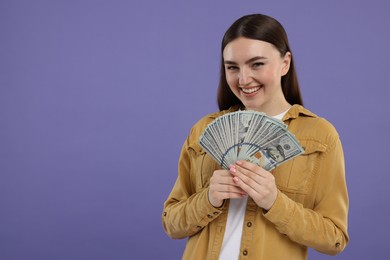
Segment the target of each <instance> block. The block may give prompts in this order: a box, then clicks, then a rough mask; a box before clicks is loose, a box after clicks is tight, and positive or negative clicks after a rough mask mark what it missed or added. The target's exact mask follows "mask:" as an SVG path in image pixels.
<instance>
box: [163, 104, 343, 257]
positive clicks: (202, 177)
mask: <svg viewBox="0 0 390 260" xmlns="http://www.w3.org/2000/svg"><path fill="white" fill-rule="evenodd" d="M235 110H237V107H232V108H230V109H229V110H226V111H222V112H217V113H214V114H210V115H207V116H205V117H204V118H202V119H201V120H200V121H199V122H197V123H196V124H195V125H194V126H193V128H192V129H191V133H190V134H189V136H188V138H187V140H186V141H185V143H184V145H183V148H182V151H181V155H180V159H179V165H178V177H177V180H176V183H175V185H174V187H173V189H172V191H171V193H170V195H169V197H168V199H167V200H166V202H165V204H164V210H163V214H162V222H163V227H164V229H165V231H166V233H167V234H168V235H169V236H170V237H171V238H186V237H188V241H187V244H186V248H185V250H184V254H183V259H185V260H191V259H194V260H205V259H218V257H219V253H220V250H221V245H222V241H223V235H224V231H225V225H226V219H227V212H228V205H229V201H228V200H227V201H225V203H224V205H223V206H222V207H221V208H214V207H213V206H212V205H211V204H210V202H209V200H208V186H209V180H210V177H211V175H212V173H213V171H214V170H216V169H218V168H219V166H218V164H217V163H216V162H215V161H214V160H213V159H212V158H211V157H210V156H208V155H207V154H206V152H205V151H204V150H203V149H201V147H200V146H199V144H198V141H199V137H200V135H201V133H202V132H203V130H204V129H205V128H206V126H207V125H208V124H209V123H210V122H212V121H213V120H214V119H215V118H216V117H218V116H220V115H222V114H225V113H229V112H233V111H235ZM282 121H284V123H285V124H287V125H288V129H289V130H290V131H291V132H292V133H293V134H294V135H295V136H296V138H297V139H298V140H299V141H300V143H301V145H302V146H303V147H304V149H305V153H304V154H303V155H301V156H298V157H296V158H295V159H293V160H290V161H288V162H286V163H284V164H282V165H280V166H278V167H276V168H275V169H274V170H272V173H273V175H274V176H275V180H276V184H277V187H278V196H277V198H276V201H275V203H274V205H273V206H272V208H271V209H270V210H269V211H268V212H264V211H263V210H262V209H261V208H260V207H258V206H257V205H256V204H255V203H254V202H253V200H252V199H251V198H248V204H247V208H246V212H245V220H244V227H243V234H242V239H241V246H240V257H239V259H256V260H261V259H265V260H274V259H282V260H285V259H289V260H294V259H297V260H298V259H299V260H301V259H307V248H308V247H311V248H314V249H315V250H317V251H319V252H323V253H325V254H332V255H333V254H337V253H339V252H341V251H342V250H343V249H344V248H345V246H346V245H347V243H348V241H349V237H348V233H347V222H348V193H347V187H346V180H345V170H344V155H343V150H342V146H341V143H340V139H339V136H338V134H337V132H336V130H335V128H334V127H333V126H332V125H331V124H330V123H329V122H328V121H326V120H325V119H323V118H320V117H318V116H316V115H315V114H313V113H311V112H310V111H308V110H307V109H305V108H303V107H302V106H299V105H294V106H292V107H291V108H290V110H289V111H288V112H287V113H286V115H285V116H284V118H283V120H282Z"/></svg>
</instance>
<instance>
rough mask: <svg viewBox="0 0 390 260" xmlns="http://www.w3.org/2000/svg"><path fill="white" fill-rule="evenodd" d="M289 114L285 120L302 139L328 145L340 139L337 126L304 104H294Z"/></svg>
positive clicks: (290, 128)
mask: <svg viewBox="0 0 390 260" xmlns="http://www.w3.org/2000/svg"><path fill="white" fill-rule="evenodd" d="M288 114H289V116H288V117H286V118H285V122H288V124H289V130H290V131H291V132H292V133H293V134H294V135H295V136H296V137H297V139H298V140H300V141H303V142H305V141H315V142H318V143H320V144H323V145H324V146H325V147H327V146H329V145H331V144H333V143H334V142H335V141H336V140H338V139H339V135H338V133H337V130H336V128H335V127H334V126H333V125H332V124H331V123H330V122H329V121H328V120H326V119H325V118H323V117H320V116H318V115H316V114H314V113H313V112H311V111H310V110H308V109H306V108H304V107H302V106H298V105H294V106H293V107H292V108H291V109H290V111H289V112H288Z"/></svg>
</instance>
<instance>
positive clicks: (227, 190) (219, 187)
mask: <svg viewBox="0 0 390 260" xmlns="http://www.w3.org/2000/svg"><path fill="white" fill-rule="evenodd" d="M233 177H234V176H233V175H232V174H231V173H230V172H229V171H228V170H216V171H214V172H213V175H212V176H211V178H210V187H209V201H210V203H211V205H213V206H214V207H216V208H219V207H221V206H222V204H223V201H224V200H225V199H235V198H243V197H245V196H246V193H245V191H243V190H242V189H241V188H240V187H238V186H237V184H236V183H235V182H234V181H233Z"/></svg>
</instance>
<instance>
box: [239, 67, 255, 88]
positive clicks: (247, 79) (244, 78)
mask: <svg viewBox="0 0 390 260" xmlns="http://www.w3.org/2000/svg"><path fill="white" fill-rule="evenodd" d="M251 82H252V74H251V72H250V71H249V70H248V69H245V68H243V69H241V70H240V72H239V73H238V84H239V85H242V86H245V85H248V84H249V83H251Z"/></svg>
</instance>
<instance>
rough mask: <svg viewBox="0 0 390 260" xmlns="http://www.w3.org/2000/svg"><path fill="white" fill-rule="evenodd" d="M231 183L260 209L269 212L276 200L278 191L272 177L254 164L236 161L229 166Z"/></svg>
mask: <svg viewBox="0 0 390 260" xmlns="http://www.w3.org/2000/svg"><path fill="white" fill-rule="evenodd" d="M230 173H231V174H232V175H233V176H234V177H233V181H234V183H235V184H236V185H238V187H240V188H241V189H242V190H243V191H245V192H246V193H247V194H248V195H249V196H250V197H251V198H252V199H253V200H254V202H255V203H256V204H257V205H258V206H259V207H261V208H263V209H265V210H269V209H270V208H271V207H272V205H273V204H274V202H275V200H276V196H277V194H278V189H277V188H276V184H275V178H274V176H273V175H272V174H271V173H270V172H268V171H266V170H264V169H263V168H261V167H260V166H257V165H256V164H253V163H250V162H246V161H238V162H237V163H236V165H232V166H230Z"/></svg>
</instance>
